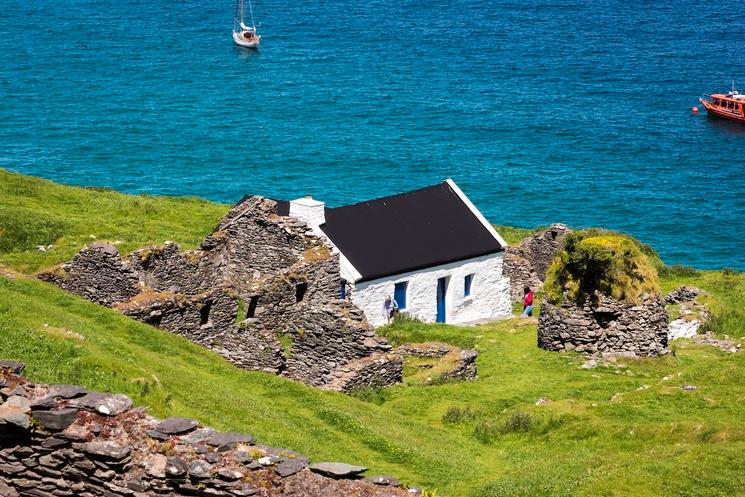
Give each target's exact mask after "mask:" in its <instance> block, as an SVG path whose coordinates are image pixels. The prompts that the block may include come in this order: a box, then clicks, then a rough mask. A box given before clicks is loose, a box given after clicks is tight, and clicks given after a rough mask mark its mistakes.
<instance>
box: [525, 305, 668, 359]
mask: <svg viewBox="0 0 745 497" xmlns="http://www.w3.org/2000/svg"><path fill="white" fill-rule="evenodd" d="M667 331H668V325H667V313H666V311H665V306H664V304H663V303H662V301H661V299H660V298H659V296H657V295H650V294H645V295H643V296H642V297H641V299H640V301H639V302H638V303H633V304H632V303H626V302H619V301H617V300H614V299H612V298H610V297H607V296H604V295H601V294H597V293H596V294H595V295H594V296H593V297H592V298H590V296H586V298H585V301H584V303H581V304H578V303H576V302H573V301H571V300H570V299H569V298H567V297H566V296H565V298H564V302H563V303H562V304H559V305H554V304H551V303H550V302H548V301H545V300H544V301H543V302H542V304H541V314H540V316H539V318H538V346H539V347H540V348H542V349H546V350H554V351H562V350H574V351H576V352H585V353H588V354H592V355H603V354H613V353H633V354H634V355H637V356H659V355H664V354H666V353H667V351H668V349H667Z"/></svg>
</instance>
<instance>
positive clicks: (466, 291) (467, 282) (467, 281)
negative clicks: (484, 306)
mask: <svg viewBox="0 0 745 497" xmlns="http://www.w3.org/2000/svg"><path fill="white" fill-rule="evenodd" d="M471 283H473V275H472V274H468V275H466V277H465V278H464V279H463V296H464V297H470V296H471Z"/></svg>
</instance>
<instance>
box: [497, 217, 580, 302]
mask: <svg viewBox="0 0 745 497" xmlns="http://www.w3.org/2000/svg"><path fill="white" fill-rule="evenodd" d="M571 231H572V230H571V229H569V228H568V227H567V226H565V225H563V224H552V225H551V226H550V227H549V228H548V229H546V230H543V231H539V232H538V233H536V234H534V235H532V236H529V237H527V238H525V239H524V240H523V241H522V242H520V243H519V244H517V245H514V246H510V247H507V250H506V251H505V256H504V274H505V276H507V277H508V278H509V279H510V295H511V296H512V300H513V301H514V302H520V301H521V300H522V297H523V289H524V288H525V287H526V286H529V287H530V288H532V289H534V290H535V289H536V288H538V287H540V286H541V285H542V284H543V282H544V281H545V280H546V272H547V271H548V268H549V266H550V265H551V261H553V259H554V257H555V256H556V254H557V253H559V252H560V251H561V250H563V249H564V241H565V238H566V235H567V234H569V233H571Z"/></svg>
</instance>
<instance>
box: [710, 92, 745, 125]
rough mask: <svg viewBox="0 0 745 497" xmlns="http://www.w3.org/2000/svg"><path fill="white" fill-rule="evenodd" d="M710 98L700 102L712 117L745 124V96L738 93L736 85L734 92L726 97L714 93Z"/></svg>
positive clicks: (722, 94)
mask: <svg viewBox="0 0 745 497" xmlns="http://www.w3.org/2000/svg"><path fill="white" fill-rule="evenodd" d="M709 98H710V100H707V99H705V98H700V99H699V100H700V101H701V103H702V104H703V106H704V107H706V112H708V113H709V114H710V115H712V116H717V117H723V118H725V119H731V120H733V121H739V122H741V123H745V95H741V94H740V93H738V92H737V90H735V85H734V84H733V85H732V91H731V92H729V93H727V94H726V95H725V94H724V93H714V94H712V95H709Z"/></svg>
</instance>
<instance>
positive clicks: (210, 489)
mask: <svg viewBox="0 0 745 497" xmlns="http://www.w3.org/2000/svg"><path fill="white" fill-rule="evenodd" d="M3 366H5V367H3ZM21 369H22V365H20V364H18V363H11V362H7V361H6V362H0V495H2V496H3V497H32V496H33V497H125V496H126V497H150V496H153V497H155V496H182V495H184V496H186V495H189V496H205V497H206V496H212V497H239V496H256V497H338V496H356V497H403V496H406V495H408V496H410V495H412V492H409V491H408V490H407V489H404V488H402V487H400V486H399V484H398V482H397V481H396V480H395V478H393V477H390V476H371V477H367V478H365V477H363V476H362V474H363V473H364V472H365V471H366V468H364V467H361V466H356V465H350V464H345V463H338V462H319V463H316V464H311V462H310V461H309V460H308V458H306V457H304V456H302V455H301V454H298V453H296V452H293V451H291V450H287V449H278V448H274V447H269V446H267V445H263V444H261V443H258V442H257V441H256V440H255V438H254V437H252V436H250V435H246V434H240V433H221V432H218V431H215V430H213V429H211V428H208V427H205V426H202V425H201V424H200V423H199V422H198V421H196V420H192V419H185V418H168V419H165V420H162V421H161V420H158V419H155V418H153V417H152V416H150V415H148V414H147V412H146V411H145V410H144V409H141V408H133V407H132V401H131V400H130V399H129V398H128V397H126V396H124V395H113V394H107V393H94V392H88V391H86V390H85V389H84V388H82V387H79V386H75V385H43V384H33V383H30V382H28V381H26V380H25V379H24V378H23V377H22V376H20V375H19V374H17V373H18V372H20V370H21Z"/></svg>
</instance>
